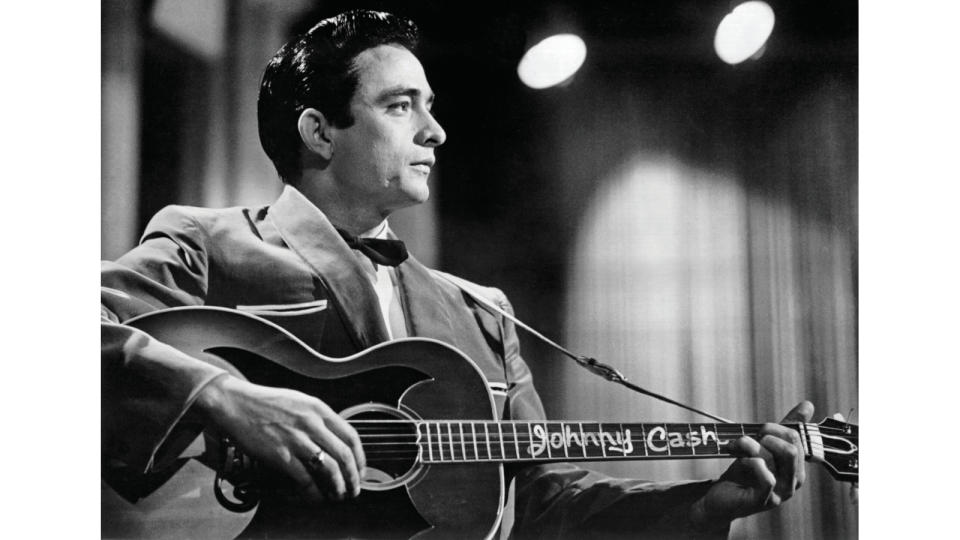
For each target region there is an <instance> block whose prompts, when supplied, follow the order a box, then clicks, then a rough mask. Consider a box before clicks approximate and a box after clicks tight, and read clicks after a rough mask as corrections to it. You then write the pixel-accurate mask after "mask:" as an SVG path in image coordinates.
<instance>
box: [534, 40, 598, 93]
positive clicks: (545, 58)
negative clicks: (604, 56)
mask: <svg viewBox="0 0 960 540" xmlns="http://www.w3.org/2000/svg"><path fill="white" fill-rule="evenodd" d="M586 57H587V45H586V44H585V43H584V42H583V40H582V39H580V36H577V35H576V34H556V35H553V36H550V37H548V38H546V39H544V40H543V41H541V42H539V43H537V44H536V45H534V46H533V47H530V50H528V51H527V53H526V54H524V55H523V58H521V59H520V64H519V65H518V66H517V75H519V76H520V80H521V81H523V84H525V85H527V86H529V87H530V88H535V89H538V90H539V89H542V88H549V87H551V86H555V85H557V84H560V83H562V82H564V81H566V80H567V79H569V78H570V77H572V76H573V74H574V73H576V72H577V70H578V69H580V66H582V65H583V61H584V59H586Z"/></svg>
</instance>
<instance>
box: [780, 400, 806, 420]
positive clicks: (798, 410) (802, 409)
mask: <svg viewBox="0 0 960 540" xmlns="http://www.w3.org/2000/svg"><path fill="white" fill-rule="evenodd" d="M811 418H813V403H810V402H809V401H806V400H804V401H801V402H800V403H798V404H797V406H796V407H794V408H792V409H790V412H788V413H787V415H786V416H784V417H783V420H782V421H783V422H809V421H810V419H811Z"/></svg>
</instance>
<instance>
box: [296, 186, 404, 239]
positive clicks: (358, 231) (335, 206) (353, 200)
mask: <svg viewBox="0 0 960 540" xmlns="http://www.w3.org/2000/svg"><path fill="white" fill-rule="evenodd" d="M296 188H297V190H299V191H300V193H302V194H303V195H304V196H305V197H306V198H307V200H309V201H310V202H311V203H313V205H314V206H316V207H317V208H318V209H320V211H321V212H323V214H324V215H325V216H327V219H328V220H330V222H331V223H332V224H333V225H334V227H336V228H338V229H343V230H345V231H347V232H348V233H350V234H352V235H355V236H360V235H362V234H363V233H366V232H369V231H373V230H376V229H377V228H378V227H380V226H381V225H382V224H383V222H384V221H385V220H386V219H387V216H389V215H390V212H389V211H386V210H383V209H380V208H377V207H375V206H372V205H371V204H370V203H369V202H368V201H367V200H365V198H364V197H359V196H356V195H355V194H351V193H347V192H345V191H344V190H341V189H337V186H336V185H335V184H334V183H333V182H324V181H309V180H307V179H303V180H301V181H300V182H299V183H298V184H297V185H296Z"/></svg>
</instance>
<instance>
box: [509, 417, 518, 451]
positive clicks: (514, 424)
mask: <svg viewBox="0 0 960 540" xmlns="http://www.w3.org/2000/svg"><path fill="white" fill-rule="evenodd" d="M510 425H512V426H513V448H514V450H515V451H516V452H517V453H516V455H515V456H514V459H520V436H519V435H517V423H516V422H510Z"/></svg>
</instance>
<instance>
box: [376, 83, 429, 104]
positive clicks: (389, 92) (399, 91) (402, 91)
mask: <svg viewBox="0 0 960 540" xmlns="http://www.w3.org/2000/svg"><path fill="white" fill-rule="evenodd" d="M422 94H423V92H422V91H421V90H420V89H419V88H411V87H409V86H394V87H391V88H387V89H386V90H384V91H383V92H380V95H379V96H377V102H383V101H386V100H388V99H390V98H392V97H397V96H408V97H410V98H411V99H416V98H418V97H420V95H422ZM436 98H437V95H436V94H434V93H433V92H430V94H429V95H427V104H428V105H429V104H433V102H434V100H435V99H436Z"/></svg>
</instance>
